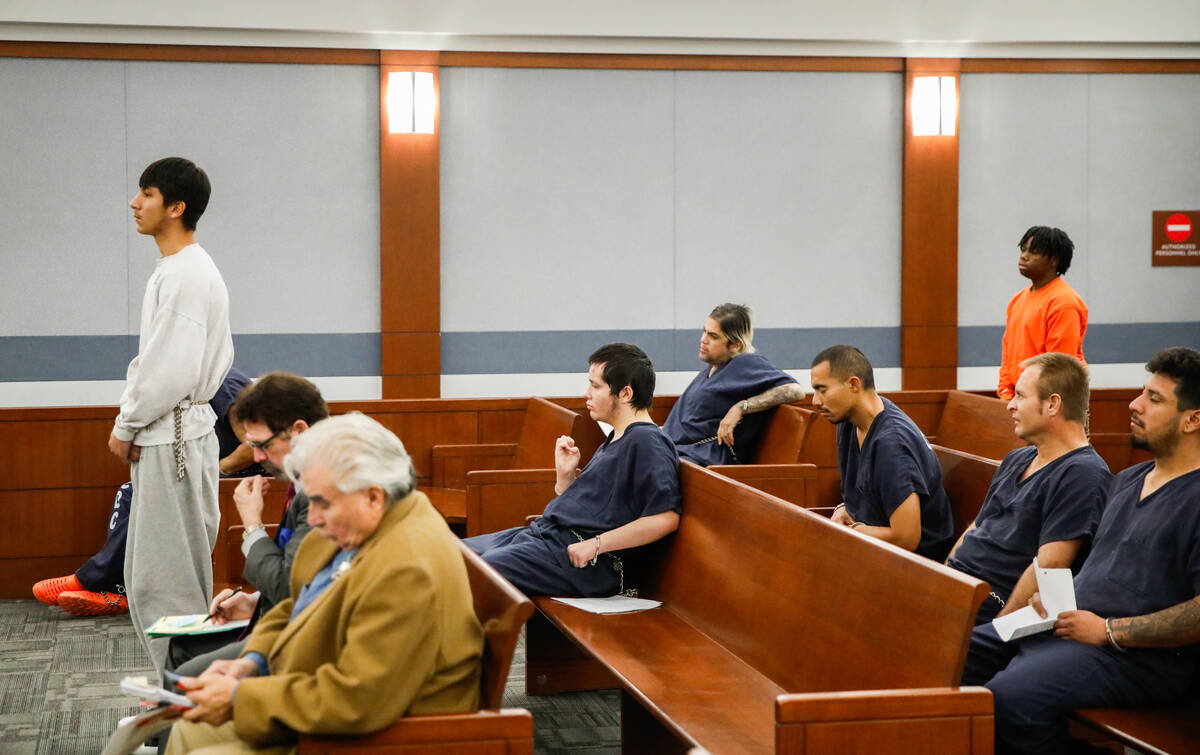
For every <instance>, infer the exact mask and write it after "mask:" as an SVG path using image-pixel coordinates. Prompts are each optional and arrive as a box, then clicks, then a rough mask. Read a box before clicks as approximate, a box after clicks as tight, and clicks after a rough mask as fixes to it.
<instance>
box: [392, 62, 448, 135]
mask: <svg viewBox="0 0 1200 755" xmlns="http://www.w3.org/2000/svg"><path fill="white" fill-rule="evenodd" d="M436 108H437V98H436V97H435V96H434V93H433V74H432V73H428V72H423V71H391V72H389V73H388V88H387V112H388V133H389V134H432V133H433V115H434V110H435V109H436Z"/></svg>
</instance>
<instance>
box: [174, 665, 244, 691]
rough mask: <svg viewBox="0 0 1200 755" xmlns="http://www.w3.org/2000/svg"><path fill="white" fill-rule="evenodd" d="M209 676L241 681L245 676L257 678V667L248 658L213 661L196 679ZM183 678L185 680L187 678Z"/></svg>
mask: <svg viewBox="0 0 1200 755" xmlns="http://www.w3.org/2000/svg"><path fill="white" fill-rule="evenodd" d="M210 674H211V675H213V676H228V677H230V678H231V679H242V678H244V677H247V676H258V666H257V665H256V664H255V663H254V661H252V660H250V659H249V658H234V659H233V660H219V661H213V662H212V663H210V664H208V668H206V669H204V673H203V674H201V675H200V676H198V677H196V678H197V679H203V678H204V677H206V676H209V675H210ZM184 678H185V679H186V678H187V677H184ZM189 689H190V687H189Z"/></svg>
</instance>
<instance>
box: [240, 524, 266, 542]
mask: <svg viewBox="0 0 1200 755" xmlns="http://www.w3.org/2000/svg"><path fill="white" fill-rule="evenodd" d="M262 528H263V525H262V524H261V523H259V524H250V525H247V526H246V529H244V530H242V541H243V542H245V540H246V538H248V537H250V535H252V534H253V533H255V532H258V531H259V530H261V529H262Z"/></svg>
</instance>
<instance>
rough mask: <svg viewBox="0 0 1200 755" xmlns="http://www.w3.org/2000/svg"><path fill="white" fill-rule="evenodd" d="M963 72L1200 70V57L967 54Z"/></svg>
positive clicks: (1184, 71)
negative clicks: (1110, 57)
mask: <svg viewBox="0 0 1200 755" xmlns="http://www.w3.org/2000/svg"><path fill="white" fill-rule="evenodd" d="M962 72H963V73H1200V60H1102V59H1089V58H1061V59H1060V58H964V59H963V61H962Z"/></svg>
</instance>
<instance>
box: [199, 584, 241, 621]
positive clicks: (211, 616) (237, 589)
mask: <svg viewBox="0 0 1200 755" xmlns="http://www.w3.org/2000/svg"><path fill="white" fill-rule="evenodd" d="M241 591H242V586H241V585H238V586H237V587H235V588H233V592H231V593H229V594H228V595H226V596H225V600H229V599H230V598H232V597H233V596H234V595H237V594H238V593H239V592H241ZM225 600H222V601H221V603H224V602H225ZM221 603H218V604H217V607H216V608H214V609H213V612H212V613H210V614H209V615H208V618H207V619H205V621H212V620H213V619H215V618H216V617H217V614H219V613H221Z"/></svg>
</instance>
